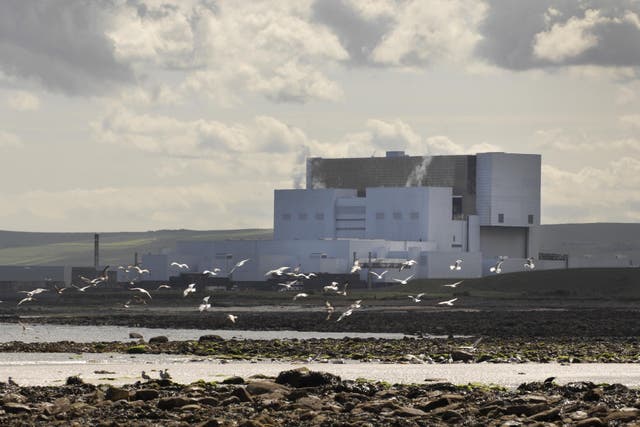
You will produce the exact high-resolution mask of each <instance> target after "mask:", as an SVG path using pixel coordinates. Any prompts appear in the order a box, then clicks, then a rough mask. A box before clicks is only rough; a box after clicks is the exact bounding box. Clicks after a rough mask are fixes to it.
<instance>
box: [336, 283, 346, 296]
mask: <svg viewBox="0 0 640 427" xmlns="http://www.w3.org/2000/svg"><path fill="white" fill-rule="evenodd" d="M347 286H349V282H347V283H345V284H344V289H342V291H336V294H338V295H342V296H345V297H346V296H347Z"/></svg>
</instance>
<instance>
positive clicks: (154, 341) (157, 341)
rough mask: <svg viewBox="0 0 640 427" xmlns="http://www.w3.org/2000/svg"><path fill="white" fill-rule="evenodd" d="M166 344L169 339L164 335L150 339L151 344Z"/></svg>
mask: <svg viewBox="0 0 640 427" xmlns="http://www.w3.org/2000/svg"><path fill="white" fill-rule="evenodd" d="M166 342H169V338H167V337H166V336H164V335H158V336H157V337H151V338H149V344H164V343H166Z"/></svg>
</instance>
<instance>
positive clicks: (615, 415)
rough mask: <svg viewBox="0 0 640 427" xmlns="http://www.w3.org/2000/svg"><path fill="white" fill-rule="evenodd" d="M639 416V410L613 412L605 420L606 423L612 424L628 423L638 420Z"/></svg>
mask: <svg viewBox="0 0 640 427" xmlns="http://www.w3.org/2000/svg"><path fill="white" fill-rule="evenodd" d="M639 414H640V411H638V410H637V409H632V410H618V411H613V412H611V413H610V414H609V415H607V417H606V418H605V419H604V422H605V423H611V422H612V421H613V422H616V423H626V422H629V421H634V420H636V419H638V415H639Z"/></svg>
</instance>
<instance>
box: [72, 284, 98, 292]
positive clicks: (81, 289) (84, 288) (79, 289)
mask: <svg viewBox="0 0 640 427" xmlns="http://www.w3.org/2000/svg"><path fill="white" fill-rule="evenodd" d="M71 286H73V287H74V288H76V289H77V290H78V291H80V292H84V291H86V290H87V289H89V288H93V287H95V285H87V286H83V287H81V288H79V287H77V286H76V285H73V284H72V285H71Z"/></svg>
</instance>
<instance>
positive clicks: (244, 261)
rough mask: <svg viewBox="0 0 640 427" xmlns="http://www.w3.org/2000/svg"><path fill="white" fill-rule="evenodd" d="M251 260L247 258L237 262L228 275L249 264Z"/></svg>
mask: <svg viewBox="0 0 640 427" xmlns="http://www.w3.org/2000/svg"><path fill="white" fill-rule="evenodd" d="M250 260H251V258H247V259H243V260H242V261H238V262H237V263H236V265H234V266H233V268H232V269H231V271H230V272H229V274H231V273H233V272H234V271H235V270H236V269H238V268H240V267H242V266H243V265H245V264H246V263H247V262H249V261H250Z"/></svg>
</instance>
